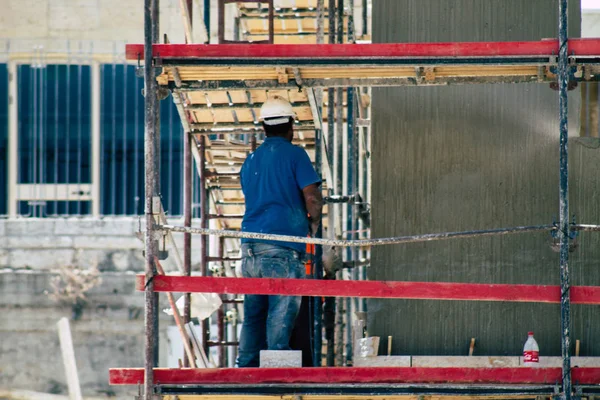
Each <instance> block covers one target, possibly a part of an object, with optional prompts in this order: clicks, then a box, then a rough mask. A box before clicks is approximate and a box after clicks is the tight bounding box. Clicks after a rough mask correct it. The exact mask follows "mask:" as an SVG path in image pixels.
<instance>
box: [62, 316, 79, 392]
mask: <svg viewBox="0 0 600 400" xmlns="http://www.w3.org/2000/svg"><path fill="white" fill-rule="evenodd" d="M57 326H58V337H59V339H60V350H61V352H62V359H63V363H64V366H65V376H66V377H67V387H68V388H69V398H70V399H71V400H81V387H80V386H79V375H78V374H77V364H76V362H75V350H74V349H73V338H72V337H71V327H70V325H69V320H68V318H66V317H63V318H61V319H60V320H59V321H58V323H57Z"/></svg>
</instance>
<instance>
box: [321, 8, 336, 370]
mask: <svg viewBox="0 0 600 400" xmlns="http://www.w3.org/2000/svg"><path fill="white" fill-rule="evenodd" d="M328 7H329V9H328V23H329V25H328V29H329V31H328V34H329V35H328V36H329V43H330V44H333V43H335V0H329V3H328ZM334 121H335V89H332V88H329V89H327V142H326V143H327V152H328V153H329V154H327V159H328V160H329V161H330V163H329V168H330V169H331V174H330V175H331V176H333V168H334V163H333V149H334V147H333V137H334V130H335V124H334ZM327 190H328V191H329V194H333V193H334V192H333V190H335V183H334V182H327ZM334 224H335V220H334V212H333V206H331V205H328V206H327V237H328V238H329V239H335V226H334ZM334 320H335V298H333V297H327V298H325V305H324V307H323V324H324V325H325V340H326V341H327V361H326V363H327V364H326V365H327V366H328V367H331V366H333V365H335V349H334V346H335V337H334V328H335V321H334Z"/></svg>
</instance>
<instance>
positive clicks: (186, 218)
mask: <svg viewBox="0 0 600 400" xmlns="http://www.w3.org/2000/svg"><path fill="white" fill-rule="evenodd" d="M193 145H195V140H194V138H193V137H192V136H191V134H190V133H189V132H184V133H183V225H184V226H189V227H191V226H192V146H193ZM183 272H184V274H185V275H186V276H190V275H191V274H192V234H191V233H184V234H183ZM190 306H191V296H190V293H186V294H185V299H184V306H183V321H184V323H186V324H187V323H188V322H190V320H191V310H190ZM184 366H185V367H189V360H188V359H187V357H184Z"/></svg>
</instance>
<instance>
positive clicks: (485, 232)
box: [156, 225, 556, 247]
mask: <svg viewBox="0 0 600 400" xmlns="http://www.w3.org/2000/svg"><path fill="white" fill-rule="evenodd" d="M156 229H162V230H165V231H172V232H181V233H195V234H200V235H210V236H219V237H232V238H246V239H255V240H277V241H282V242H288V243H306V244H318V245H322V246H337V247H364V246H383V245H390V244H402V243H419V242H431V241H436V240H447V239H464V238H470V237H478V236H496V235H509V234H514V233H526V232H538V231H551V230H555V229H556V227H555V226H554V225H531V226H515V227H512V228H498V229H481V230H473V231H462V232H442V233H425V234H422V235H410V236H396V237H389V238H379V239H360V240H338V239H321V238H311V237H301V236H287V235H276V234H268V233H258V232H240V231H231V230H220V229H207V228H190V227H185V226H174V225H157V226H156Z"/></svg>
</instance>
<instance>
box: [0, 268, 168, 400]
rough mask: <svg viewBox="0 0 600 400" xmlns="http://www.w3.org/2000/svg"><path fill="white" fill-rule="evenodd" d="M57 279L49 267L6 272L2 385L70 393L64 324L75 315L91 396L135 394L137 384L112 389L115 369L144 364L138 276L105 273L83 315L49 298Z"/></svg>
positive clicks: (1, 281) (1, 278)
mask: <svg viewBox="0 0 600 400" xmlns="http://www.w3.org/2000/svg"><path fill="white" fill-rule="evenodd" d="M53 276H55V274H52V273H50V272H46V271H42V272H37V271H36V272H34V271H19V272H15V271H13V270H0V313H1V314H2V323H0V337H1V338H2V340H0V387H4V388H11V389H27V390H33V391H37V392H44V393H56V394H66V393H67V386H66V379H65V374H64V367H63V361H62V356H61V350H60V343H59V339H58V331H57V328H56V323H57V322H58V320H59V319H60V318H62V317H68V318H70V323H71V331H72V336H73V342H74V348H75V358H76V363H77V367H78V373H79V380H80V383H81V387H82V391H83V393H84V395H87V396H91V395H102V394H118V395H121V396H125V395H127V397H126V398H131V396H132V395H133V394H135V393H136V392H137V389H136V388H133V387H111V386H109V385H108V369H109V368H111V367H139V366H142V365H143V362H144V360H143V354H144V351H143V346H144V329H143V326H144V325H143V324H144V312H143V306H144V295H143V293H137V292H135V291H134V285H133V274H131V273H129V274H128V273H119V272H105V273H103V274H102V283H101V284H100V285H99V286H97V287H95V288H94V289H92V290H91V291H90V292H89V293H88V294H87V302H86V303H85V305H83V307H82V308H81V309H80V310H79V312H77V313H75V312H74V309H73V308H72V307H71V305H70V304H65V303H60V302H56V301H54V300H52V299H51V298H50V297H49V295H48V293H49V292H50V293H51V292H52V285H51V283H50V282H51V279H52V277H53ZM161 305H162V306H163V307H164V306H165V303H164V300H163V303H162V304H161ZM165 317H166V316H163V317H161V320H162V321H161V329H160V332H161V349H160V352H161V365H165V363H166V359H167V356H168V354H167V348H168V346H167V345H168V343H167V341H166V328H167V324H168V323H169V322H170V317H166V318H165Z"/></svg>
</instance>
